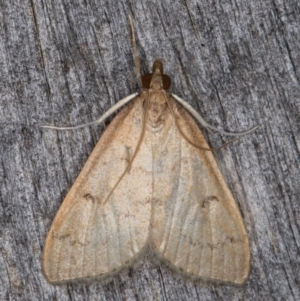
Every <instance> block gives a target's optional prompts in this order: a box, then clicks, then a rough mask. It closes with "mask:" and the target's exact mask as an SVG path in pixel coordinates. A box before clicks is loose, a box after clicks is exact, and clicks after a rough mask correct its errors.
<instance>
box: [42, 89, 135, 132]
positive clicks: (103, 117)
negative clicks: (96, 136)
mask: <svg viewBox="0 0 300 301" xmlns="http://www.w3.org/2000/svg"><path fill="white" fill-rule="evenodd" d="M137 95H138V93H133V94H131V95H128V96H126V97H125V98H123V99H121V100H120V101H118V102H117V103H116V104H115V105H114V106H112V107H111V108H110V109H109V110H108V111H106V112H105V113H104V114H103V115H102V116H101V117H100V118H99V119H98V120H96V121H92V122H88V123H84V124H80V125H76V126H70V127H57V126H53V125H42V126H41V128H46V129H53V130H59V131H61V130H75V129H80V128H83V127H86V126H90V125H93V124H99V123H103V122H104V121H105V120H106V119H107V118H108V117H109V116H110V115H112V114H113V113H114V112H116V111H117V110H118V109H119V108H121V107H122V106H124V105H125V104H126V103H128V102H129V101H130V100H132V99H133V98H135V97H136V96H137Z"/></svg>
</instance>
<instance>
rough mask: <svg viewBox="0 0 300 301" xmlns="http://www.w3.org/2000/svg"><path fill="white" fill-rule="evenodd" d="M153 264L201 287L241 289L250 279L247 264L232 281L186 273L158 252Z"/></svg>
mask: <svg viewBox="0 0 300 301" xmlns="http://www.w3.org/2000/svg"><path fill="white" fill-rule="evenodd" d="M153 259H154V260H153V262H154V263H156V264H157V265H159V264H160V263H163V264H164V265H165V266H166V267H167V268H168V269H170V270H171V271H173V272H174V275H176V276H179V277H180V278H184V279H186V280H187V281H190V282H193V283H197V284H199V285H200V286H207V285H217V286H235V287H241V286H244V285H245V284H246V282H247V280H248V278H249V274H250V264H249V262H247V264H246V265H245V267H244V269H243V271H242V272H241V273H240V275H236V276H235V277H233V278H232V279H228V278H227V279H226V278H224V277H220V278H216V277H214V278H213V277H206V276H201V275H195V274H192V273H190V272H187V271H184V269H182V268H179V267H177V266H175V265H174V264H173V263H172V262H170V261H169V260H168V259H166V258H164V257H163V255H162V254H160V253H159V252H158V251H154V252H153Z"/></svg>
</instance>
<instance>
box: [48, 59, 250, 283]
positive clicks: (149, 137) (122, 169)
mask: <svg viewBox="0 0 300 301" xmlns="http://www.w3.org/2000/svg"><path fill="white" fill-rule="evenodd" d="M142 85H143V90H142V92H141V93H139V94H137V93H134V94H132V95H130V96H128V97H126V98H125V99H123V100H121V101H120V102H119V103H118V104H116V105H115V106H114V107H113V108H112V109H110V110H109V111H108V112H107V113H106V114H104V115H103V116H102V117H101V118H100V119H99V120H98V121H97V122H99V123H100V122H102V121H103V120H104V119H106V118H107V117H108V116H109V115H110V114H111V113H112V112H114V111H115V110H116V109H118V108H120V107H121V106H123V105H124V104H126V103H128V104H127V106H125V107H124V108H123V109H122V110H121V111H120V112H119V113H118V114H117V115H116V117H115V118H114V119H113V121H112V122H111V123H110V125H109V126H108V128H107V129H106V131H105V132H104V134H103V136H102V137H101V139H100V140H99V142H98V143H97V145H96V147H95V149H94V150H93V152H92V154H91V155H90V157H89V158H88V160H87V162H86V164H85V165H84V167H83V169H82V171H81V172H80V174H79V176H78V178H77V179H76V181H75V183H74V185H73V186H72V188H71V190H70V191H69V193H68V194H67V196H66V198H65V200H64V201H63V203H62V205H61V207H60V209H59V211H58V213H57V215H56V217H55V219H54V221H53V223H52V226H51V229H50V231H49V234H48V236H47V239H46V242H45V246H44V251H43V260H42V266H43V272H44V275H45V276H46V278H47V280H48V281H49V282H50V283H61V282H68V281H74V280H80V279H84V280H86V279H92V278H94V277H96V278H100V279H106V278H108V277H111V276H112V275H114V274H116V273H118V272H119V271H120V270H121V269H123V268H124V267H129V266H132V265H133V263H134V262H136V261H137V260H138V259H139V258H140V257H141V256H143V254H144V253H145V251H146V250H151V252H152V253H153V254H155V255H156V256H157V257H158V258H159V259H161V260H162V261H164V262H167V263H168V264H169V265H170V266H171V267H173V268H174V269H176V270H179V271H181V272H182V273H184V274H185V275H187V276H188V277H191V278H193V279H200V278H201V279H209V280H210V279H211V280H215V281H219V282H227V283H234V284H243V283H244V282H245V281H246V279H247V277H248V274H249V268H250V252H249V242H248V237H247V233H246V230H245V226H244V223H243V220H242V217H241V214H240V212H239V209H238V206H237V204H236V203H235V201H234V199H233V196H232V194H231V192H230V190H229V189H228V187H227V185H226V183H225V181H224V179H223V177H222V175H221V173H220V171H219V169H218V167H217V164H216V161H215V159H214V156H213V154H212V152H211V151H210V148H209V146H208V144H207V142H206V141H205V139H204V137H203V135H202V133H201V131H200V130H199V128H198V126H197V124H196V122H195V120H194V118H193V117H192V115H193V116H194V117H195V118H196V119H197V120H198V121H200V122H201V123H202V124H203V125H204V126H205V127H206V128H208V129H209V128H210V129H215V128H213V127H212V126H210V125H208V124H207V123H205V122H204V120H203V119H202V118H201V116H200V115H199V114H198V113H197V112H196V111H195V110H193V109H192V108H191V107H190V106H189V105H188V104H187V103H186V102H185V101H183V100H182V99H181V98H180V97H178V96H176V95H174V94H171V93H169V92H168V89H169V87H170V85H171V80H170V78H169V76H167V75H165V74H164V73H163V65H162V62H161V61H160V60H158V59H157V60H155V62H154V64H153V69H152V73H150V74H146V75H144V76H143V77H142ZM60 129H63V128H60ZM252 130H253V129H251V130H250V131H252ZM250 131H247V132H250ZM243 134H244V133H243Z"/></svg>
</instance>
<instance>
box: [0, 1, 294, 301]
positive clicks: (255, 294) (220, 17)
mask: <svg viewBox="0 0 300 301" xmlns="http://www.w3.org/2000/svg"><path fill="white" fill-rule="evenodd" d="M0 8H1V9H0V19H1V23H0V24H1V27H0V64H1V67H0V78H1V79H0V127H1V129H0V141H1V144H0V154H1V156H0V158H1V165H0V250H1V251H0V300H39V301H40V300H299V298H300V254H299V246H300V233H299V232H300V202H299V197H300V188H299V182H300V171H299V162H300V160H299V147H300V135H299V125H300V117H299V116H300V115H299V113H300V112H299V111H300V110H299V104H300V101H299V98H300V85H299V79H300V70H299V66H300V6H299V1H298V0H284V1H283V0H265V1H257V0H238V1H228V0H223V1H220V0H217V1H207V0H204V1H196V0H188V1H184V0H183V1H127V0H124V1H101V0H98V1H97V0H89V1H69V0H58V1H46V0H28V1H23V0H10V1H0ZM129 14H130V15H132V17H133V19H134V22H135V26H136V33H137V40H138V46H139V50H140V54H141V57H142V69H143V72H146V71H147V70H148V69H149V68H150V66H151V64H152V62H153V60H154V59H155V58H156V57H160V58H161V59H162V60H163V61H164V62H165V73H167V74H169V75H170V76H171V78H172V79H173V83H172V89H171V90H172V92H174V93H176V94H178V95H179V96H181V97H183V98H184V99H186V100H187V101H188V102H189V103H191V104H192V105H193V106H194V108H196V109H197V110H199V111H200V112H201V113H202V115H203V116H204V117H205V119H206V120H207V121H208V122H210V123H212V124H214V125H215V126H218V127H220V128H223V129H225V130H236V129H239V130H242V129H247V128H249V127H251V126H253V125H255V124H258V123H259V124H261V128H260V129H259V130H257V131H256V132H255V133H253V134H250V135H248V136H246V137H243V138H242V139H241V140H239V141H238V142H236V143H234V144H231V145H230V146H228V147H226V148H223V149H222V150H220V151H218V152H217V153H216V158H217V161H218V164H219V166H220V169H221V171H222V172H223V175H224V177H225V178H226V181H227V183H228V185H229V187H230V189H231V190H232V192H233V194H234V197H235V199H236V201H237V203H238V204H239V206H240V209H241V212H242V214H243V217H244V221H245V225H246V228H247V230H248V233H249V238H250V244H251V256H252V258H251V266H252V270H251V274H250V277H249V280H248V282H247V283H246V285H245V286H243V287H239V288H236V287H230V286H216V285H214V284H200V283H191V282H189V281H186V280H185V279H184V277H181V276H177V275H175V274H174V273H173V272H172V271H170V270H169V269H168V268H167V267H165V266H164V265H162V266H155V265H154V264H153V263H152V262H151V260H150V258H146V259H145V260H144V261H143V262H142V264H141V265H140V266H139V267H136V268H133V269H132V270H130V271H129V272H128V271H127V272H124V273H122V274H121V275H119V276H116V277H114V278H113V279H112V281H111V282H110V283H108V284H100V283H97V282H96V283H95V282H94V283H91V284H72V285H61V286H53V285H50V284H48V283H47V282H46V280H45V279H44V277H43V275H42V272H41V252H42V248H43V245H44V241H45V236H46V234H47V231H48V230H49V227H50V225H51V222H52V220H53V218H54V216H55V213H56V212H57V210H58V208H59V206H60V204H61V202H62V200H63V198H64V196H65V195H66V193H67V191H68V190H69V189H70V187H71V185H72V183H73V181H74V180H75V179H76V177H77V175H78V173H79V171H80V170H81V168H82V167H83V165H84V162H85V161H86V159H87V157H88V155H89V154H90V152H91V151H92V149H93V147H94V145H95V143H96V142H97V140H98V139H99V137H100V136H101V134H102V132H103V130H104V129H103V127H102V126H95V127H90V128H85V129H80V130H77V131H65V132H57V131H52V130H41V129H40V128H39V126H40V125H44V124H56V125H76V124H80V123H85V122H90V121H92V120H95V119H96V118H97V117H98V116H100V115H101V114H102V113H103V112H104V111H105V110H107V109H108V108H109V107H111V106H112V105H113V104H114V103H115V102H117V101H118V100H119V99H121V98H123V97H124V96H126V95H128V94H131V93H133V92H135V91H137V90H138V89H139V87H138V80H137V77H136V74H135V70H134V65H133V56H132V49H131V43H130V30H129V24H128V18H127V16H128V15H129ZM204 134H205V136H206V137H207V139H208V141H209V142H210V144H211V145H212V146H217V145H220V144H222V143H224V142H225V141H227V140H228V139H227V138H226V137H220V136H218V135H216V136H211V135H209V134H208V133H207V132H205V131H204Z"/></svg>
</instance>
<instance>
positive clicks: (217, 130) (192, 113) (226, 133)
mask: <svg viewBox="0 0 300 301" xmlns="http://www.w3.org/2000/svg"><path fill="white" fill-rule="evenodd" d="M172 96H173V97H174V98H175V99H176V100H177V101H178V102H179V103H180V104H181V105H182V106H183V107H184V108H185V109H187V110H188V111H189V112H190V113H191V115H192V116H194V117H195V118H196V120H197V121H198V122H199V123H201V124H202V126H204V127H205V128H206V129H207V130H209V129H211V130H214V131H216V132H218V133H220V134H222V135H227V136H244V135H246V134H250V133H251V132H253V131H255V130H256V129H258V128H259V127H260V125H256V126H254V127H253V128H251V129H249V130H246V131H244V132H240V133H234V132H233V133H229V132H225V131H222V130H219V129H217V128H216V127H214V126H212V125H210V124H208V123H207V122H206V121H205V120H204V119H203V117H202V116H201V115H200V114H199V113H198V112H197V111H196V110H195V109H194V108H193V107H192V106H191V105H190V104H188V103H187V102H186V101H184V100H183V99H182V98H180V97H179V96H177V95H175V94H172Z"/></svg>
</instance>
